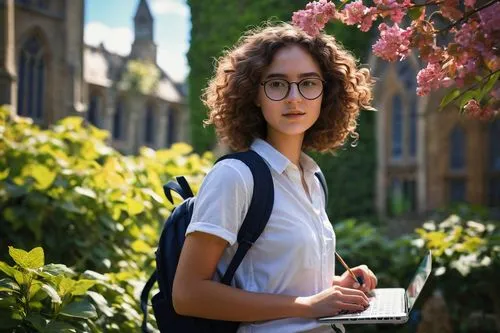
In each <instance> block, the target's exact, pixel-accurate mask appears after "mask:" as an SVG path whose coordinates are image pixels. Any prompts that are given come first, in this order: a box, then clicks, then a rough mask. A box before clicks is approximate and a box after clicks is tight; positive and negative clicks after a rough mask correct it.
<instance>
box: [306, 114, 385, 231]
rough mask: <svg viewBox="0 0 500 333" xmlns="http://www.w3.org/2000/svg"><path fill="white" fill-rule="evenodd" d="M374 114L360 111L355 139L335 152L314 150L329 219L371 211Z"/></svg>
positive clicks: (335, 219)
mask: <svg viewBox="0 0 500 333" xmlns="http://www.w3.org/2000/svg"><path fill="white" fill-rule="evenodd" d="M375 117H376V114H375V113H374V112H361V115H360V117H359V127H358V133H360V137H359V141H358V142H357V144H356V146H355V147H352V146H351V144H352V143H348V144H346V145H345V146H344V147H342V148H341V149H340V150H339V151H338V152H336V153H335V155H333V156H332V155H331V154H318V153H314V154H311V156H312V157H313V158H314V159H315V160H316V161H317V162H318V165H319V166H320V167H321V170H322V171H323V173H324V174H325V178H326V181H327V183H328V188H329V190H330V191H329V196H330V198H329V201H328V207H327V212H328V216H330V218H331V219H332V221H333V222H335V221H338V220H342V219H346V218H367V217H369V216H374V215H375V206H374V205H375V202H374V200H373V198H374V197H375V172H374V170H375V168H376V164H375V163H376V161H375V151H376V147H375V145H376V141H375V131H374V129H375Z"/></svg>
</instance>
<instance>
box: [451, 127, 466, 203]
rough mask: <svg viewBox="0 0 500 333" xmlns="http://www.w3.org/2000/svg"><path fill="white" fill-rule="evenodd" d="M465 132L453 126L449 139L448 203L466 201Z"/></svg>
mask: <svg viewBox="0 0 500 333" xmlns="http://www.w3.org/2000/svg"><path fill="white" fill-rule="evenodd" d="M465 139H466V137H465V131H464V129H463V128H462V127H460V126H455V127H454V128H453V130H452V131H451V133H450V138H449V143H450V145H449V171H450V173H449V174H450V177H449V180H448V193H449V194H448V197H449V201H450V202H452V203H453V202H465V201H466V191H467V187H466V178H465V175H466V174H465V166H466V165H465V161H466V160H465V149H466V144H465Z"/></svg>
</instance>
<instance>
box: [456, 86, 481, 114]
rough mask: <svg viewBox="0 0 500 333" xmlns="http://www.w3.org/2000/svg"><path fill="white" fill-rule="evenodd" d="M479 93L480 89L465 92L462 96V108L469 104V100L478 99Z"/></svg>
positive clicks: (460, 106)
mask: <svg viewBox="0 0 500 333" xmlns="http://www.w3.org/2000/svg"><path fill="white" fill-rule="evenodd" d="M478 94H479V90H469V91H467V92H466V93H464V94H463V95H462V97H461V98H460V105H459V108H460V110H462V109H463V107H464V106H465V104H467V102H468V101H470V100H471V99H476V98H477V95H478Z"/></svg>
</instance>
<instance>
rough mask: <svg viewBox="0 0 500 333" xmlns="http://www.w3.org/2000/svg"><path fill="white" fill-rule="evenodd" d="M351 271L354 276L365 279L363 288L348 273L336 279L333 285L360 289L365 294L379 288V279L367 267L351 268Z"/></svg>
mask: <svg viewBox="0 0 500 333" xmlns="http://www.w3.org/2000/svg"><path fill="white" fill-rule="evenodd" d="M351 271H352V272H353V273H354V275H356V276H359V277H361V278H362V279H363V281H364V284H363V285H362V286H360V285H359V283H358V281H354V279H353V277H352V275H351V274H350V273H349V272H348V271H345V272H344V273H343V274H342V275H341V276H339V277H336V278H335V279H334V281H333V285H337V286H341V287H345V288H353V289H360V290H362V291H364V292H370V291H371V290H373V289H375V288H376V287H377V277H376V276H375V274H373V272H372V271H371V270H370V269H369V268H368V267H367V266H366V265H361V266H356V267H353V268H351Z"/></svg>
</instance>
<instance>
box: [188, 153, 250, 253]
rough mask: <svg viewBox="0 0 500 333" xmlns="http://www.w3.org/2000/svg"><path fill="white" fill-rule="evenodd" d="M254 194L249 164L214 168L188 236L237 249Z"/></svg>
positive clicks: (223, 163) (225, 163)
mask: <svg viewBox="0 0 500 333" xmlns="http://www.w3.org/2000/svg"><path fill="white" fill-rule="evenodd" d="M252 194H253V177H252V173H251V171H250V169H249V168H248V167H247V166H246V164H244V163H243V162H241V161H239V160H234V159H228V160H223V161H221V162H219V163H217V164H215V166H214V167H213V168H212V170H210V172H209V173H208V174H207V176H206V177H205V179H204V180H203V183H202V185H201V187H200V190H199V192H198V194H197V197H196V201H195V204H194V210H193V215H192V217H191V222H190V223H189V226H188V228H187V230H186V236H187V235H188V234H190V233H192V232H195V231H200V232H205V233H209V234H212V235H215V236H217V237H220V238H222V239H224V240H226V241H227V242H228V243H229V244H230V245H231V246H232V245H234V244H235V243H236V239H237V235H238V230H239V229H240V227H241V224H242V223H243V220H244V218H245V216H246V213H247V211H248V207H249V206H250V200H251V198H252Z"/></svg>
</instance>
